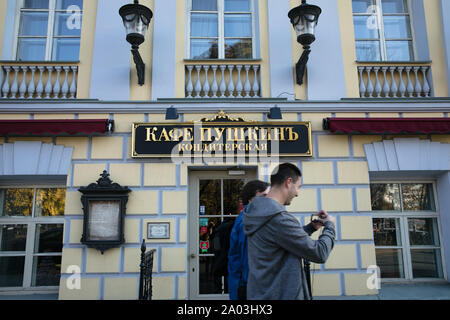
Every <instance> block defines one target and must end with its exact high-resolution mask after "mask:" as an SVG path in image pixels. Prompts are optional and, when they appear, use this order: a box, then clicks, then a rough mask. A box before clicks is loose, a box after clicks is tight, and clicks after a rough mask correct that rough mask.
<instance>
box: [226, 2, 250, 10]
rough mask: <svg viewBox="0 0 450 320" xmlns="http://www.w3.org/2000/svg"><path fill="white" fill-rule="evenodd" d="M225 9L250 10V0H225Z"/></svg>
mask: <svg viewBox="0 0 450 320" xmlns="http://www.w3.org/2000/svg"><path fill="white" fill-rule="evenodd" d="M225 11H234V12H244V11H250V0H225Z"/></svg>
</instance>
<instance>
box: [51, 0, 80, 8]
mask: <svg viewBox="0 0 450 320" xmlns="http://www.w3.org/2000/svg"><path fill="white" fill-rule="evenodd" d="M70 6H77V7H79V8H80V9H83V0H56V10H67V9H68V8H69V7H70Z"/></svg>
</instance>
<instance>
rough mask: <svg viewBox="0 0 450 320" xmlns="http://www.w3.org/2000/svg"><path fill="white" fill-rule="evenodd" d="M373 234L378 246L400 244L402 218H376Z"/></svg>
mask: <svg viewBox="0 0 450 320" xmlns="http://www.w3.org/2000/svg"><path fill="white" fill-rule="evenodd" d="M373 236H374V241H375V245H376V246H400V245H401V244H402V243H401V236H400V220H399V219H395V218H387V219H385V218H382V219H380V218H374V219H373Z"/></svg>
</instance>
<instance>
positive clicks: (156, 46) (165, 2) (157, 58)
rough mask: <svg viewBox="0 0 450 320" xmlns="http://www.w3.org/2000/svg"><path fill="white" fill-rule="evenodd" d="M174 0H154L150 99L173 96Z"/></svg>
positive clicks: (174, 52)
mask: <svg viewBox="0 0 450 320" xmlns="http://www.w3.org/2000/svg"><path fill="white" fill-rule="evenodd" d="M176 1H177V0H155V5H154V8H155V10H154V12H153V21H152V22H151V23H153V39H152V41H153V65H152V100H156V99H158V98H174V97H175V54H176V50H175V49H176V45H175V44H176V24H177V22H176V21H175V17H176V14H175V13H176V9H177V4H176ZM178 1H181V0H178ZM183 3H185V1H183ZM183 39H184V38H183Z"/></svg>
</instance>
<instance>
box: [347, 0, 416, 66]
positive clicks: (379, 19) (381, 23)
mask: <svg viewBox="0 0 450 320" xmlns="http://www.w3.org/2000/svg"><path fill="white" fill-rule="evenodd" d="M373 1H374V3H375V6H376V7H377V12H376V17H377V24H378V26H379V31H378V32H379V36H378V37H377V38H372V39H370V38H356V34H354V41H355V54H356V61H358V62H389V63H392V62H403V63H407V62H413V61H416V57H417V56H418V54H417V48H416V36H415V30H414V14H413V12H412V4H411V1H410V0H406V8H407V10H408V11H407V12H406V13H387V14H383V6H382V0H373ZM378 8H379V9H380V10H378ZM372 15H373V13H367V12H364V13H361V12H353V10H352V23H353V24H354V17H355V16H358V17H364V16H365V17H370V16H372ZM383 16H405V17H409V28H410V31H411V37H410V38H399V39H387V41H411V46H412V57H411V58H410V60H404V61H397V60H388V59H387V49H386V48H387V46H386V37H385V29H384V20H383ZM353 31H354V32H355V27H354V26H353ZM375 39H376V40H375ZM357 41H373V42H379V43H380V60H359V59H358V53H357V52H356V42H357Z"/></svg>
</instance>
